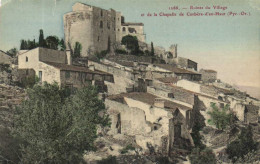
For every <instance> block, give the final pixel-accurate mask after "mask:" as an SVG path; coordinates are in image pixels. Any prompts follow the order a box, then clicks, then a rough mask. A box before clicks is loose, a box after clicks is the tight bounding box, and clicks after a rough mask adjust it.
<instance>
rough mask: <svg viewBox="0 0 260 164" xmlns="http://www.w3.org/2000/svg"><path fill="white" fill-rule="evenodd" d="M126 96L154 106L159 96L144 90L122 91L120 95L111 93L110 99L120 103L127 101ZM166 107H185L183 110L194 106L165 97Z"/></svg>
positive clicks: (174, 108)
mask: <svg viewBox="0 0 260 164" xmlns="http://www.w3.org/2000/svg"><path fill="white" fill-rule="evenodd" d="M124 97H127V98H131V99H134V100H137V101H141V102H143V103H146V104H148V105H151V106H154V102H155V99H156V98H160V97H157V96H155V95H152V94H150V93H144V92H132V93H121V94H118V95H111V96H109V97H108V99H110V100H114V101H117V102H120V103H126V102H125V101H124ZM165 108H168V109H173V110H176V109H177V108H180V109H183V110H191V109H192V108H189V107H187V106H184V105H181V104H178V103H175V102H172V101H169V100H166V99H165Z"/></svg>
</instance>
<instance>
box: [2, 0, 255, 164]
mask: <svg viewBox="0 0 260 164" xmlns="http://www.w3.org/2000/svg"><path fill="white" fill-rule="evenodd" d="M63 21H64V36H65V39H64V40H65V44H66V48H67V49H66V50H64V51H60V50H53V49H48V48H44V47H37V48H34V49H31V50H20V51H19V52H18V53H17V55H16V56H15V57H14V58H11V57H10V56H8V55H7V54H6V53H5V52H2V51H0V59H1V60H0V62H1V67H2V68H1V75H0V83H1V84H0V89H1V90H0V93H1V94H0V95H3V98H4V97H5V96H7V95H6V94H5V92H6V90H8V88H9V89H10V88H13V92H18V93H19V94H17V93H14V94H13V98H12V97H10V96H9V97H10V98H9V99H10V101H11V100H12V101H14V100H16V99H17V101H15V103H13V104H19V102H21V100H20V98H21V97H22V96H23V95H24V94H25V93H24V91H23V89H21V88H19V87H17V86H14V85H16V83H21V81H22V80H23V79H25V78H29V77H32V78H35V77H38V79H39V83H43V82H48V83H53V82H57V83H58V84H59V86H60V87H65V88H70V89H77V88H82V87H84V86H88V85H95V86H97V87H98V90H99V94H100V98H102V99H103V100H104V103H105V105H106V108H107V113H108V114H109V117H110V119H111V127H110V128H109V129H106V130H103V131H102V132H100V133H102V134H103V137H100V138H99V140H98V142H99V143H103V144H104V145H105V146H103V147H102V148H100V150H99V151H97V152H91V153H88V154H86V155H85V159H86V161H88V162H94V161H95V160H100V159H102V158H105V157H107V156H109V155H115V156H119V155H120V153H119V152H118V151H119V149H120V147H121V148H123V147H124V146H126V145H127V144H129V143H131V144H132V145H133V146H134V147H135V148H136V151H131V152H130V154H131V155H136V154H138V155H140V154H143V153H145V152H151V151H153V152H156V153H158V152H159V153H161V154H168V155H170V154H172V153H173V152H178V153H179V156H180V157H178V159H177V161H178V162H185V161H186V159H185V158H186V157H185V153H186V152H187V151H189V150H190V148H191V147H193V146H194V140H193V138H192V129H193V127H194V126H195V123H196V122H200V124H202V125H203V126H204V129H203V131H202V133H203V136H204V137H203V142H204V143H205V144H206V145H207V146H209V147H211V148H212V149H213V151H214V152H215V153H216V155H217V158H218V159H219V160H222V161H225V159H222V158H225V157H222V156H221V155H219V154H218V152H221V151H223V150H224V149H225V146H226V145H227V143H229V142H231V141H232V140H233V139H234V136H236V135H237V134H238V133H239V129H240V127H245V126H247V125H250V126H251V127H252V128H253V130H254V138H255V139H256V141H258V142H259V141H260V133H259V132H260V128H259V118H260V111H259V107H260V101H259V100H258V99H256V98H254V97H252V96H250V95H249V94H247V93H246V92H242V91H240V90H238V89H236V88H234V87H232V86H231V85H229V84H226V83H224V82H222V81H221V80H220V79H218V77H217V72H216V71H215V70H211V69H207V68H203V69H200V70H198V65H199V63H197V62H196V61H192V60H190V59H187V58H184V57H181V54H179V53H178V51H177V48H178V46H177V44H173V45H172V46H171V47H169V49H168V50H166V49H164V48H162V47H159V46H156V45H154V46H153V45H151V44H150V43H146V39H145V36H146V34H145V32H144V29H145V27H144V24H143V23H132V22H125V18H124V17H123V16H122V14H121V13H120V12H118V11H115V10H113V9H110V10H105V9H101V8H99V7H95V6H90V5H87V4H82V3H75V4H74V5H73V6H72V11H71V12H69V13H67V14H65V15H64V17H63ZM129 35H131V36H135V37H136V38H137V39H138V45H139V49H140V51H142V52H147V53H151V52H153V55H145V54H144V53H143V55H133V54H131V53H130V50H129V48H128V47H127V45H123V44H121V40H122V38H124V37H125V36H129ZM77 42H79V43H80V44H81V45H82V49H81V54H80V57H77V58H74V57H73V49H74V48H75V45H76V43H77ZM101 51H107V53H106V54H105V55H104V56H103V57H102V58H98V57H97V56H95V54H96V53H95V52H101ZM6 65H9V68H7V69H6V68H5V67H4V66H6ZM13 81H16V83H14V82H13ZM9 94H10V92H9ZM21 95H22V96H21ZM16 97H18V98H16ZM3 98H1V99H3ZM10 103H11V102H9V104H10ZM11 104H12V103H11ZM212 104H215V105H216V106H217V107H219V108H224V107H225V106H226V105H227V104H228V105H229V107H230V108H229V110H230V112H232V113H233V114H234V115H235V117H236V119H237V120H236V121H237V124H236V125H235V126H234V127H230V129H229V130H226V131H224V132H219V131H218V130H217V129H216V126H214V125H212V124H210V123H209V122H208V120H209V119H210V115H209V114H208V112H209V111H211V109H212ZM8 107H10V106H8V105H7V102H4V101H3V100H1V111H3V110H5V111H6V110H7V109H8ZM232 129H233V130H232ZM234 129H236V130H234ZM137 150H140V151H139V152H138V151H137ZM178 153H177V154H178ZM180 154H182V155H180ZM183 154H184V155H183ZM119 158H123V157H119ZM141 158H143V157H140V159H135V160H136V161H138V160H141V161H142V159H141ZM124 160H126V159H124ZM143 160H144V159H143ZM146 160H147V159H146ZM150 160H151V161H153V160H152V159H150ZM122 161H123V159H122ZM128 162H129V161H128ZM131 162H132V163H135V162H133V161H130V162H129V163H131ZM142 162H143V161H142ZM142 162H140V163H142ZM137 163H138V162H137Z"/></svg>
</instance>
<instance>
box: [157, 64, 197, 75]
mask: <svg viewBox="0 0 260 164" xmlns="http://www.w3.org/2000/svg"><path fill="white" fill-rule="evenodd" d="M155 65H156V66H158V67H161V68H163V69H166V70H168V71H172V72H174V73H176V74H194V75H200V73H197V72H193V71H189V70H186V69H183V68H178V67H176V66H173V65H170V64H155Z"/></svg>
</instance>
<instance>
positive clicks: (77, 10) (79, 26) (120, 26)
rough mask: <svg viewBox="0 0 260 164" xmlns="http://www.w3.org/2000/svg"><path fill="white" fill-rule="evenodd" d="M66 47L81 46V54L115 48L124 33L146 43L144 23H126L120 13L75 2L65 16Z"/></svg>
mask: <svg viewBox="0 0 260 164" xmlns="http://www.w3.org/2000/svg"><path fill="white" fill-rule="evenodd" d="M63 22H64V32H65V43H66V47H71V48H72V49H73V48H74V45H75V43H76V42H79V43H81V45H82V57H86V56H88V55H90V54H91V53H93V52H96V51H98V52H100V51H103V50H108V49H109V48H112V47H113V45H114V44H116V43H117V42H121V39H122V37H123V36H125V35H128V34H131V35H134V36H137V38H138V39H140V40H142V41H143V42H145V34H144V31H143V26H144V25H143V24H142V23H125V22H124V17H123V16H122V15H121V13H120V12H117V11H115V10H113V9H110V10H105V9H102V8H99V7H95V6H90V5H87V4H83V3H79V2H77V3H75V4H74V5H73V6H72V12H69V13H66V14H65V15H64V17H63Z"/></svg>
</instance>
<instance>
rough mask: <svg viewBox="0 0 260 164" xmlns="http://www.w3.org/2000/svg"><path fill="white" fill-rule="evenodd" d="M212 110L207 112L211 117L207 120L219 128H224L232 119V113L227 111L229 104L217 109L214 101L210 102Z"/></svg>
mask: <svg viewBox="0 0 260 164" xmlns="http://www.w3.org/2000/svg"><path fill="white" fill-rule="evenodd" d="M211 108H212V111H210V112H208V114H209V115H210V117H211V119H209V120H208V123H209V124H214V125H216V127H217V128H218V129H220V130H223V129H225V128H226V127H227V126H228V125H230V122H231V121H232V117H233V116H232V114H231V113H230V112H229V105H228V104H227V105H225V106H224V108H221V109H219V108H218V107H217V106H216V104H215V103H212V104H211Z"/></svg>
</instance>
